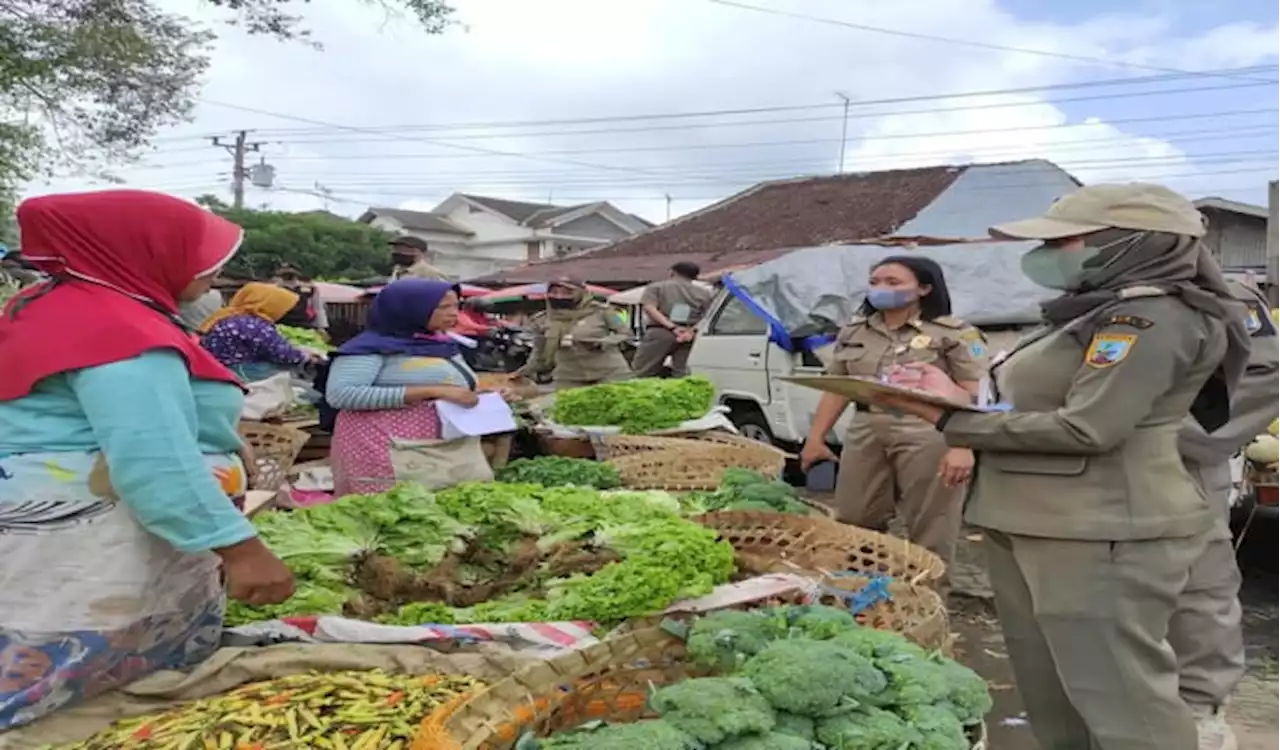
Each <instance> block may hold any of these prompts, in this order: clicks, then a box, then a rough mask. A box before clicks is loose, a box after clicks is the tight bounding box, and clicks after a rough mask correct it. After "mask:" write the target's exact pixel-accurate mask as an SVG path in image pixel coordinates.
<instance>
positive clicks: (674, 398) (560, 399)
mask: <svg viewBox="0 0 1280 750" xmlns="http://www.w3.org/2000/svg"><path fill="white" fill-rule="evenodd" d="M715 395H716V388H715V386H714V385H712V383H711V381H710V380H708V379H707V378H704V377H699V376H694V377H689V378H680V379H677V380H671V379H661V378H641V379H639V380H624V381H622V382H619V383H603V384H601V385H592V386H587V387H585V388H572V389H570V390H567V391H561V392H560V393H558V394H556V402H555V406H554V407H553V408H552V418H553V419H555V421H556V422H558V423H560V424H562V425H571V426H583V427H607V426H616V427H621V428H622V431H623V432H624V433H626V434H629V435H643V434H646V433H650V432H654V431H657V430H667V429H671V428H672V427H676V426H678V425H680V424H682V423H684V422H688V421H689V420H691V419H699V418H701V417H704V416H706V415H707V412H709V411H711V405H712V402H713V401H714V399H715Z"/></svg>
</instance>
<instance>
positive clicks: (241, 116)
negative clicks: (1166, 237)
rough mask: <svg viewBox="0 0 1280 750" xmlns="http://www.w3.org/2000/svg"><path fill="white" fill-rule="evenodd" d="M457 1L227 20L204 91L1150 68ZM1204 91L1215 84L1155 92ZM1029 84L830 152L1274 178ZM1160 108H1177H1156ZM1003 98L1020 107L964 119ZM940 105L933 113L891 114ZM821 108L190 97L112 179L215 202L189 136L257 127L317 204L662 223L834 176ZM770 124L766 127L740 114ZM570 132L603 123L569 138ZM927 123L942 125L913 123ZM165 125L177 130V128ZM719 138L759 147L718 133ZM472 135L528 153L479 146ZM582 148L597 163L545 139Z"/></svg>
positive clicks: (928, 80) (985, 13)
mask: <svg viewBox="0 0 1280 750" xmlns="http://www.w3.org/2000/svg"><path fill="white" fill-rule="evenodd" d="M752 2H756V3H758V4H761V5H764V4H769V6H770V7H776V8H780V9H784V10H788V11H794V12H799V13H805V14H810V15H814V16H825V17H828V18H837V19H850V20H856V21H857V22H858V23H863V24H870V25H878V26H884V27H889V28H896V29H910V30H912V31H917V32H920V33H925V34H934V35H941V36H948V37H954V38H960V39H970V40H981V41H984V42H990V43H994V44H999V45H1012V46H1018V47H1024V48H1036V49H1043V50H1046V51H1051V52H1057V53H1061V54H1066V55H1076V56H1086V57H1087V56H1094V57H1107V58H1112V59H1115V58H1122V59H1126V60H1129V61H1131V62H1134V63H1138V64H1142V65H1149V66H1155V67H1172V68H1180V69H1207V68H1225V67H1237V66H1245V65H1253V64H1258V63H1260V62H1269V61H1272V60H1274V59H1275V45H1274V39H1275V36H1276V29H1275V28H1274V27H1271V28H1261V27H1258V26H1256V25H1251V24H1246V23H1226V24H1223V25H1221V26H1219V27H1216V28H1209V29H1205V30H1204V31H1203V32H1201V33H1199V34H1197V35H1194V36H1189V37H1179V36H1178V35H1176V34H1174V33H1173V32H1172V31H1171V29H1172V28H1173V27H1172V26H1171V24H1170V23H1169V22H1168V21H1167V20H1165V19H1162V18H1160V17H1155V16H1151V15H1149V14H1148V15H1145V16H1138V15H1131V16H1125V15H1120V14H1115V13H1112V14H1108V15H1107V16H1106V17H1105V18H1102V17H1098V18H1093V19H1089V20H1087V21H1085V22H1083V23H1079V24H1076V25H1055V24H1050V23H1045V22H1043V21H1041V22H1024V21H1020V20H1019V19H1017V18H1015V17H1014V16H1013V15H1011V14H1010V13H1008V12H1006V11H1004V10H1002V9H1001V8H1000V7H999V6H998V5H997V4H996V3H994V2H991V1H990V0H918V1H917V2H915V3H900V2H892V1H891V0H865V1H864V2H860V3H858V4H857V8H856V12H855V11H854V9H853V8H851V7H850V4H849V3H848V2H847V0H845V1H844V2H841V0H774V2H770V0H752ZM164 4H165V5H166V6H167V7H170V8H174V9H176V10H179V11H182V12H185V13H187V14H188V15H192V16H194V17H200V18H206V19H211V18H214V16H210V15H209V14H208V12H207V10H206V9H202V8H201V7H200V4H199V3H198V2H197V0H164ZM457 5H458V6H459V16H460V19H461V20H462V21H463V22H464V23H465V24H466V26H467V28H465V29H455V30H453V31H450V32H449V33H448V34H446V35H444V36H442V37H428V36H426V35H425V34H422V33H421V32H420V31H419V30H417V29H416V28H415V27H414V26H413V25H412V24H411V23H410V22H409V21H407V20H401V21H399V22H394V23H388V22H387V21H386V19H385V18H383V17H382V16H380V15H379V14H377V13H375V12H372V11H370V10H369V9H368V8H367V7H366V6H363V5H362V4H361V3H359V2H357V1H356V0H329V2H326V3H324V4H320V3H313V4H311V5H309V6H307V8H306V15H307V18H308V25H309V26H310V28H312V29H313V31H314V33H315V36H316V38H317V39H319V40H320V41H322V42H323V43H324V45H325V49H324V51H323V52H316V51H312V50H310V49H308V48H306V47H304V46H302V45H297V44H284V43H279V42H276V41H272V40H268V39H261V38H247V37H245V36H243V35H241V34H239V33H238V32H234V31H230V32H226V33H224V35H223V38H222V40H221V42H220V43H219V45H218V47H217V50H216V54H215V58H214V62H213V66H212V69H211V73H210V77H209V81H208V84H207V86H206V88H205V91H204V94H203V98H204V99H205V100H207V101H211V102H224V103H233V104H238V105H243V106H246V107H250V108H256V109H261V110H265V111H269V112H276V113H284V114H289V115H292V116H294V117H297V118H302V119H304V120H314V121H321V122H327V123H335V124H341V125H347V126H353V127H357V128H383V129H385V128H388V127H390V126H409V125H427V124H432V123H436V124H439V123H466V122H472V123H474V122H511V121H528V120H548V119H573V118H586V117H609V116H625V115H634V114H641V113H660V112H690V111H703V110H709V109H721V108H725V109H727V108H743V107H761V106H774V105H796V104H814V103H823V102H830V103H832V104H835V103H836V102H837V99H836V98H835V94H834V92H836V91H841V92H844V93H846V94H847V95H849V96H850V97H852V98H853V99H854V100H855V101H863V102H866V101H869V100H877V99H884V98H890V97H902V96H914V95H935V94H940V93H948V92H959V91H974V90H1001V89H1008V88H1018V87H1036V86H1046V85H1054V84H1062V83H1069V82H1076V81H1081V80H1089V79H1098V78H1120V77H1125V76H1132V75H1151V74H1152V73H1151V72H1145V73H1144V71H1140V70H1133V69H1128V70H1126V69H1120V68H1105V67H1098V66H1089V65H1084V64H1080V63H1076V62H1072V61H1069V60H1063V59H1057V58H1053V57H1045V56H1035V55H1025V54H1018V53H1012V52H1002V51H995V50H982V49H974V48H970V47H960V46H952V45H946V44H939V43H935V42H930V41H924V40H912V39H903V38H899V37H893V36H885V35H878V34H870V33H865V32H859V31H854V30H851V29H848V28H842V27H837V26H831V25H824V24H817V23H810V22H805V21H800V20H794V19H787V18H779V17H776V16H769V15H763V14H758V13H752V12H748V11H744V10H739V9H733V8H727V7H723V6H718V5H714V4H712V3H708V2H703V1H702V0H610V2H600V0H538V1H537V2H528V1H526V0H458V2H457ZM1264 42H1265V43H1264ZM1215 83H1222V81H1221V80H1220V79H1210V80H1208V81H1203V82H1202V81H1191V82H1187V81H1182V82H1178V83H1176V84H1170V85H1172V86H1174V87H1186V86H1191V85H1196V84H1199V85H1203V86H1211V85H1214V84H1215ZM1227 83H1231V82H1229V81H1228V82H1227ZM1245 91H1250V90H1248V89H1246V90H1245ZM1254 91H1255V92H1256V93H1257V94H1258V98H1257V103H1256V104H1254V105H1253V106H1254V107H1255V108H1262V107H1263V106H1266V105H1267V103H1270V104H1274V102H1275V91H1274V88H1272V89H1270V90H1269V91H1267V90H1265V89H1260V90H1254ZM1264 92H1267V94H1268V95H1267V97H1266V98H1265V99H1264V98H1263V97H1262V94H1263V93H1264ZM1097 93H1100V92H1099V91H1098V90H1096V89H1078V90H1063V91H1056V92H1052V98H1055V99H1056V98H1062V97H1066V98H1071V97H1080V96H1088V95H1091V94H1097ZM1049 98H1050V94H1049V93H1045V92H1032V93H1025V94H1017V95H1006V96H1002V97H987V98H983V99H973V98H970V99H958V100H949V101H939V102H927V101H926V102H920V103H917V104H901V105H892V106H888V105H885V106H873V107H867V106H863V105H857V106H855V109H854V110H853V111H854V113H855V117H854V119H853V120H852V121H851V124H850V141H849V146H848V149H847V154H846V165H847V166H848V168H850V169H859V170H861V169H880V168H890V167H895V166H917V165H923V164H937V163H948V162H962V161H967V160H970V159H974V160H979V161H1005V160H1011V159H1017V158H1031V157H1038V158H1048V159H1052V160H1055V161H1058V162H1060V163H1062V164H1063V165H1065V166H1067V167H1068V168H1069V169H1070V170H1071V171H1073V172H1074V173H1075V174H1076V175H1077V176H1078V177H1081V178H1082V179H1085V180H1103V179H1130V178H1134V179H1138V178H1143V177H1144V176H1146V177H1159V176H1161V175H1180V176H1178V177H1176V178H1173V179H1172V180H1171V181H1172V184H1174V186H1175V187H1178V188H1179V189H1183V190H1186V191H1188V192H1199V189H1200V188H1205V189H1209V188H1213V187H1217V186H1222V185H1229V184H1240V183H1241V180H1249V179H1256V180H1257V181H1258V183H1259V184H1261V182H1262V181H1263V180H1265V179H1267V178H1268V177H1270V176H1273V175H1271V174H1270V173H1254V174H1253V175H1248V174H1244V175H1237V176H1218V175H1214V174H1205V175H1204V176H1203V177H1202V178H1197V177H1196V176H1195V174H1196V173H1199V172H1205V173H1212V172H1214V171H1215V170H1214V169H1212V167H1213V164H1212V163H1208V164H1207V165H1205V164H1201V165H1197V164H1196V163H1193V161H1189V157H1188V152H1193V151H1194V150H1195V149H1192V148H1186V147H1184V146H1183V145H1181V142H1178V143H1170V142H1166V141H1163V140H1160V139H1159V138H1153V137H1141V136H1140V135H1138V134H1137V133H1138V132H1139V131H1138V130H1137V129H1136V127H1137V126H1133V125H1128V124H1125V123H1123V122H1119V123H1113V124H1108V122H1107V121H1108V120H1112V119H1115V117H1114V116H1113V115H1112V114H1111V113H1112V112H1113V111H1122V110H1117V109H1116V107H1117V106H1120V105H1121V104H1125V103H1124V102H1115V101H1109V100H1099V101H1097V102H1096V103H1087V104H1085V103H1082V104H1080V105H1076V106H1077V108H1078V109H1077V111H1088V112H1090V113H1093V114H1095V119H1094V120H1091V121H1089V122H1087V123H1085V124H1079V125H1076V126H1073V127H1062V126H1063V125H1066V124H1067V123H1069V122H1072V121H1071V120H1070V119H1069V118H1068V116H1067V114H1066V113H1065V112H1064V110H1063V109H1062V108H1060V107H1059V106H1058V105H1055V104H1053V103H1050V102H1049V101H1048V100H1049ZM1144 101H1146V102H1149V107H1148V108H1149V109H1150V111H1151V112H1153V113H1156V114H1159V113H1160V112H1161V111H1169V109H1170V107H1172V108H1173V109H1175V110H1176V109H1180V110H1181V111H1194V110H1196V109H1197V108H1198V109H1199V110H1201V111H1213V110H1214V108H1215V107H1217V108H1218V109H1224V108H1227V107H1226V106H1225V105H1218V104H1215V103H1200V104H1198V105H1197V103H1196V102H1195V101H1194V100H1191V99H1190V98H1189V97H1187V96H1183V97H1181V98H1179V97H1173V96H1170V97H1151V98H1150V99H1148V100H1144ZM1176 101H1181V102H1182V105H1181V106H1174V105H1170V104H1169V102H1176ZM1002 103H1016V104H1018V105H1020V106H1016V107H1014V106H1009V107H990V108H986V109H974V108H969V109H964V107H972V106H974V105H979V104H984V105H986V104H1002ZM1140 103H1141V102H1140ZM1068 106H1071V105H1068ZM1129 106H1130V108H1132V106H1135V105H1133V104H1132V103H1129ZM1144 106H1147V105H1144ZM942 107H949V108H952V109H953V111H946V112H926V113H921V114H892V113H894V112H902V111H904V110H927V109H939V108H942ZM1162 107H1163V108H1164V109H1163V110H1162V109H1161V108H1162ZM1238 108H1241V109H1243V108H1244V107H1238ZM1123 111H1125V112H1128V111H1129V110H1123ZM839 114H840V112H839V109H838V107H833V108H830V109H819V110H808V111H800V112H783V113H772V114H767V113H762V114H757V115H750V116H742V117H733V118H729V117H722V118H712V119H710V120H703V121H702V122H704V123H709V124H710V125H711V126H709V127H702V128H690V127H687V126H688V125H690V124H693V123H695V122H697V121H696V120H654V121H644V122H613V123H601V124H596V125H585V124H584V125H560V126H525V127H518V128H517V127H513V128H506V129H502V130H494V129H487V130H486V129H469V130H458V129H452V130H449V131H446V132H433V131H430V130H427V129H423V128H419V129H413V130H410V129H400V130H396V131H394V132H383V133H382V134H370V133H365V134H360V133H352V132H349V131H343V130H341V129H327V130H326V129H322V128H317V127H316V126H314V125H312V124H308V123H307V122H296V121H290V120H288V119H281V118H274V117H271V116H267V115H263V114H254V113H251V112H245V111H237V110H234V109H229V108H225V107H219V106H216V105H213V104H203V105H202V106H201V107H200V109H199V111H198V113H197V117H196V121H195V122H194V123H193V124H191V125H189V126H184V127H182V128H179V129H175V130H174V131H173V132H172V133H166V134H163V136H162V139H161V141H160V142H158V143H157V147H158V149H159V151H158V153H157V154H156V155H155V156H153V157H152V158H150V159H149V160H148V164H151V165H154V166H155V168H140V169H130V170H124V171H123V172H122V175H123V176H125V177H126V178H128V180H129V183H130V184H132V185H136V186H140V187H146V186H153V187H156V188H165V189H177V190H178V191H179V192H184V193H187V194H194V193H198V192H208V191H209V190H210V189H214V190H221V191H223V192H224V193H225V190H226V188H225V180H226V178H227V175H228V174H229V169H230V164H229V160H228V159H227V158H226V156H225V154H223V153H221V152H219V151H216V150H214V149H212V148H211V147H208V146H207V145H206V144H205V143H203V142H201V141H199V140H198V139H195V138H193V137H192V136H196V135H208V134H214V133H225V132H227V131H229V130H231V129H233V128H257V129H259V132H258V133H255V134H254V135H253V136H252V137H251V139H252V140H255V141H264V142H265V143H264V146H263V151H262V154H263V156H264V157H265V158H266V159H267V160H268V161H269V162H271V163H273V164H274V165H275V166H276V168H277V170H278V179H279V184H280V185H283V186H286V187H289V188H292V189H294V190H300V191H309V190H313V189H314V188H315V185H316V183H319V184H321V185H323V186H325V187H327V188H329V189H330V190H331V191H332V194H333V195H334V197H335V198H336V199H340V200H342V201H347V202H335V203H334V204H333V208H334V209H335V210H341V211H343V212H345V213H349V214H355V213H358V212H359V211H360V210H361V209H362V207H363V206H365V205H368V204H391V205H402V206H406V207H415V208H426V207H430V206H432V205H433V204H434V203H436V202H437V201H439V200H440V199H442V198H444V197H445V196H447V195H448V194H449V193H450V192H453V191H454V190H467V191H470V192H475V193H482V194H483V193H487V194H492V195H496V196H501V197H507V198H513V199H528V200H539V201H541V200H547V199H548V198H549V197H550V199H552V200H556V201H560V202H565V203H571V202H581V201H585V200H593V199H611V200H614V201H615V202H617V203H618V204H620V205H621V206H623V207H624V208H626V209H627V210H631V211H635V212H638V213H641V214H643V215H645V216H647V217H649V218H651V219H655V220H661V219H662V218H664V216H665V214H666V209H667V200H666V198H665V197H664V196H666V195H670V196H672V201H671V208H672V209H673V211H674V213H682V212H684V211H688V210H692V209H694V208H696V207H698V206H700V205H704V204H706V203H708V202H710V201H711V200H713V199H714V198H715V197H716V196H721V195H726V194H728V193H731V192H733V191H735V190H737V189H740V188H742V187H745V186H747V185H749V184H751V183H752V182H755V181H757V180H759V179H764V178H768V177H786V176H793V175H797V174H814V173H829V172H833V171H835V169H836V167H837V161H838V159H837V154H838V150H839V142H838V140H839V135H840V118H839ZM1121 119H1124V118H1121ZM770 120H772V121H774V123H773V124H754V125H744V124H741V122H743V121H755V122H757V123H758V122H759V121H770ZM778 121H781V122H778ZM1076 122H1078V120H1076ZM1244 122H1246V121H1245V120H1241V121H1239V122H1236V123H1225V124H1224V123H1218V122H1215V121H1213V120H1203V121H1188V122H1185V123H1177V122H1171V123H1168V124H1164V125H1160V128H1163V129H1160V128H1157V129H1156V131H1154V132H1169V131H1179V130H1188V129H1195V128H1200V129H1202V130H1204V131H1205V132H1206V133H1209V132H1211V131H1212V129H1214V128H1219V129H1228V128H1231V127H1238V126H1240V124H1241V123H1244ZM1273 122H1274V116H1271V117H1270V118H1267V117H1255V118H1253V119H1252V120H1249V121H1247V123H1246V124H1250V123H1251V124H1252V125H1253V126H1254V127H1257V126H1259V125H1262V126H1266V125H1267V124H1268V123H1273ZM735 123H736V124H735ZM1272 127H1273V128H1274V126H1272ZM1264 129H1265V128H1264ZM589 130H597V131H598V130H612V131H614V132H608V133H599V132H597V133H581V132H579V133H578V134H577V135H574V134H572V131H589ZM285 131H288V132H285ZM957 131H978V132H968V133H967V134H956V133H957ZM548 133H557V134H556V135H548ZM928 133H951V134H953V135H937V136H929V137H922V136H921V134H928ZM182 137H190V138H189V139H188V140H178V138H182ZM1210 137H1211V136H1210ZM431 141H437V142H438V141H447V142H449V143H452V144H454V146H453V147H449V146H442V145H438V143H432V142H431ZM780 141H788V142H793V141H802V143H791V144H789V145H786V144H780V143H778V142H780ZM1270 142H1271V143H1272V144H1274V140H1271V141H1270ZM732 144H761V145H756V146H750V147H746V146H744V147H741V148H728V147H727V146H729V145H732ZM1228 147H1229V144H1228V146H1227V147H1221V148H1219V147H1213V148H1210V149H1209V151H1210V152H1214V151H1218V150H1222V151H1225V150H1227V148H1228ZM1272 147H1274V146H1272ZM468 149H488V150H491V151H499V152H509V153H523V154H528V155H530V156H529V157H526V158H520V157H514V156H513V157H503V156H494V155H492V154H483V153H477V152H476V151H475V150H468ZM1184 149H1185V150H1184ZM583 150H590V151H593V152H594V153H573V154H563V153H561V154H550V153H547V152H563V151H583ZM1201 150H1204V149H1203V148H1202V149H1201ZM1272 161H1274V160H1272ZM584 163H585V164H587V165H590V166H583V165H584ZM1246 166H1247V165H1246ZM1218 171H1221V169H1219V170H1218ZM73 185H75V186H79V184H78V183H75V182H74V181H64V182H62V183H60V184H59V185H58V186H56V187H66V186H73ZM48 189H50V188H48V187H43V188H40V190H41V191H44V190H48ZM1219 192H1222V191H1219ZM1258 192H1260V190H1259V191H1258ZM1245 197H1246V198H1247V197H1248V194H1246V195H1245ZM248 200H249V203H250V204H251V205H258V204H260V203H263V202H264V201H265V202H267V203H269V204H270V205H271V206H273V207H277V208H284V209H299V208H313V207H316V206H319V205H320V204H321V203H322V201H321V199H319V198H316V197H314V196H308V195H305V194H298V193H279V192H272V193H267V192H264V191H260V190H250V192H249V198H248Z"/></svg>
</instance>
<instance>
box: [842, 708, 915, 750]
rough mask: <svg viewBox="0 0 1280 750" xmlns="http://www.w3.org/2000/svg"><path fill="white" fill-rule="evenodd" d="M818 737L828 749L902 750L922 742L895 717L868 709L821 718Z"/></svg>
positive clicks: (905, 724) (876, 709) (886, 712)
mask: <svg viewBox="0 0 1280 750" xmlns="http://www.w3.org/2000/svg"><path fill="white" fill-rule="evenodd" d="M817 734H818V741H819V742H821V743H822V744H824V745H826V746H827V747H828V748H830V750H901V748H905V747H917V746H918V745H919V744H920V742H921V740H923V739H924V736H923V735H922V734H920V732H918V731H916V730H915V729H914V728H913V727H911V726H910V725H908V724H907V723H906V722H904V721H903V720H902V719H900V718H898V716H897V715H895V714H893V713H890V712H888V711H884V710H882V709H879V708H873V707H871V706H868V707H866V708H862V709H859V710H857V711H853V712H850V713H845V714H841V715H839V716H834V717H832V718H829V719H823V720H822V721H820V722H818V730H817Z"/></svg>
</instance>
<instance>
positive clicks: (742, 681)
mask: <svg viewBox="0 0 1280 750" xmlns="http://www.w3.org/2000/svg"><path fill="white" fill-rule="evenodd" d="M687 646H688V652H689V656H690V658H691V659H693V660H694V661H695V662H696V663H698V664H700V665H702V666H704V667H708V668H711V669H713V670H715V671H717V672H718V673H719V676H715V677H700V678H694V679H688V680H683V681H681V682H677V683H674V684H670V685H666V686H663V687H659V688H657V689H655V690H654V691H653V693H652V695H651V697H650V700H649V707H650V708H651V709H652V710H653V712H654V713H656V714H657V715H658V717H659V718H656V719H648V720H644V721H639V722H635V723H631V724H616V725H609V724H600V723H595V724H592V725H584V726H582V727H579V728H577V729H574V730H571V731H568V732H562V733H560V734H557V735H555V736H552V737H550V738H548V739H545V740H541V741H538V742H537V745H536V747H537V748H538V750H587V749H588V748H592V749H594V750H599V749H605V750H612V749H613V748H619V749H621V748H634V749H635V750H968V748H970V747H971V745H972V740H971V738H970V736H969V735H970V734H971V730H972V729H973V727H975V726H976V725H978V724H979V723H980V722H981V721H982V717H983V716H984V715H985V714H986V713H987V712H988V711H990V710H991V705H992V702H991V695H990V693H989V692H988V690H987V684H986V682H985V681H984V680H983V679H982V677H980V676H979V675H978V674H977V673H975V672H973V671H972V670H970V669H968V668H967V667H964V666H962V665H960V664H958V663H956V662H954V661H952V660H950V659H947V658H944V657H942V656H941V655H939V654H936V653H928V652H926V651H925V650H924V649H922V648H920V647H919V646H916V645H915V644H913V643H911V642H910V641H908V640H907V639H906V638H904V637H903V636H901V635H899V634H897V633H891V632H887V631H881V630H873V629H871V628H864V627H861V626H859V625H858V624H857V623H856V622H855V621H854V619H853V616H852V615H850V614H849V613H848V612H847V611H844V610H839V609H834V608H831V607H822V606H783V607H771V608H767V609H763V610H758V611H753V612H741V611H722V612H717V613H714V614H711V615H708V616H706V617H703V618H701V619H700V620H697V621H696V622H695V623H694V624H693V625H692V627H691V628H690V629H689V633H688V637H687Z"/></svg>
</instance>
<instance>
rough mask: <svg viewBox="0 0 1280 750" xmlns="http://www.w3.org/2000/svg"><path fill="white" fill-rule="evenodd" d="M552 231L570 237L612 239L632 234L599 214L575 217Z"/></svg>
mask: <svg viewBox="0 0 1280 750" xmlns="http://www.w3.org/2000/svg"><path fill="white" fill-rule="evenodd" d="M552 231H554V232H555V233H556V234H563V235H567V236H570V237H591V238H595V239H601V240H610V241H612V240H620V239H622V238H623V237H630V236H631V233H629V232H627V231H626V230H625V229H623V228H622V227H620V226H618V225H617V224H614V223H613V222H612V221H609V220H608V219H606V218H604V217H603V216H600V215H599V214H588V215H586V216H583V217H582V218H580V219H574V220H573V221H571V222H568V223H567V224H561V225H559V226H557V227H556V228H555V229H553V230H552Z"/></svg>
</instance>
